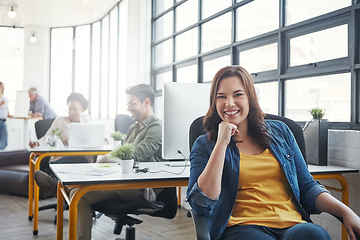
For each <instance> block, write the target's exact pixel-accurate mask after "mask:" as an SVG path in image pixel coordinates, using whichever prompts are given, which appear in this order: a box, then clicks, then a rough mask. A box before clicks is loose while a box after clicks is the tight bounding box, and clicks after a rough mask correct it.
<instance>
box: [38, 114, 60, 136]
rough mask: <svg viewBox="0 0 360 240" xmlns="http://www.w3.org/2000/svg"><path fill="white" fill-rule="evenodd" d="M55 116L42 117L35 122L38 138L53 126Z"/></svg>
mask: <svg viewBox="0 0 360 240" xmlns="http://www.w3.org/2000/svg"><path fill="white" fill-rule="evenodd" d="M54 120H55V118H49V119H42V120H39V121H37V122H35V132H36V137H37V138H38V139H40V138H42V137H43V136H44V135H45V133H46V132H47V131H48V130H49V128H50V127H51V124H52V123H53V121H54Z"/></svg>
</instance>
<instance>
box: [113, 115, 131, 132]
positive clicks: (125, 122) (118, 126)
mask: <svg viewBox="0 0 360 240" xmlns="http://www.w3.org/2000/svg"><path fill="white" fill-rule="evenodd" d="M134 123H135V121H134V120H133V119H132V117H130V116H128V115H125V114H118V115H116V118H115V131H120V132H121V133H123V134H126V132H127V130H128V129H129V127H130V126H131V125H132V124H134Z"/></svg>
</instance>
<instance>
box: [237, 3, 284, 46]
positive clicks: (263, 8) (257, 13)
mask: <svg viewBox="0 0 360 240" xmlns="http://www.w3.org/2000/svg"><path fill="white" fill-rule="evenodd" d="M236 16H237V18H236V23H237V29H236V30H237V31H236V32H237V36H236V37H237V40H238V41H240V40H244V39H247V38H250V37H254V36H257V35H260V34H262V33H267V32H270V31H273V30H276V29H277V28H278V27H279V1H278V0H256V1H252V2H249V3H247V4H246V5H244V6H241V7H239V8H238V9H237V10H236Z"/></svg>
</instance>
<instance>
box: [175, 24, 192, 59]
mask: <svg viewBox="0 0 360 240" xmlns="http://www.w3.org/2000/svg"><path fill="white" fill-rule="evenodd" d="M197 39H198V34H197V28H193V29H191V30H189V31H187V32H185V33H183V34H180V35H178V36H177V37H176V38H175V41H176V53H175V56H176V60H182V59H185V58H188V57H192V56H196V54H197V42H198V41H197Z"/></svg>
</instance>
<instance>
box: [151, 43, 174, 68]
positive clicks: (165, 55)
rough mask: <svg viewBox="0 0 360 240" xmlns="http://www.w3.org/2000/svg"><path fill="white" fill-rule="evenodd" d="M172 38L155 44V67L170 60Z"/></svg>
mask: <svg viewBox="0 0 360 240" xmlns="http://www.w3.org/2000/svg"><path fill="white" fill-rule="evenodd" d="M172 46H173V44H172V39H169V40H167V41H165V42H163V43H160V44H158V45H156V46H155V67H158V66H161V65H165V64H169V63H171V62H172Z"/></svg>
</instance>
